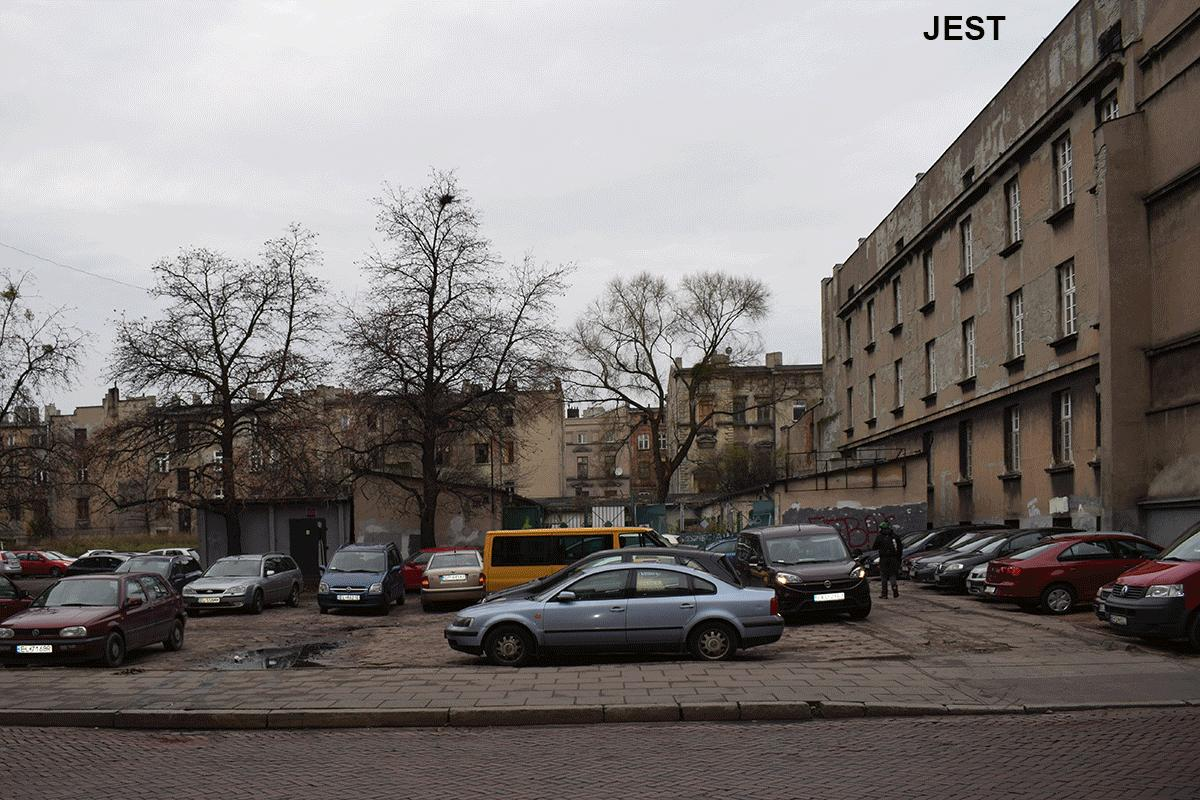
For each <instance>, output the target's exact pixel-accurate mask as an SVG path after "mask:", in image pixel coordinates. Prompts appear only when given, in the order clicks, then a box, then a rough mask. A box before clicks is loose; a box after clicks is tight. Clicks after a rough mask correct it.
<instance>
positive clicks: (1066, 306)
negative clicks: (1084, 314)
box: [1058, 261, 1079, 336]
mask: <svg viewBox="0 0 1200 800" xmlns="http://www.w3.org/2000/svg"><path fill="white" fill-rule="evenodd" d="M1078 313H1079V309H1078V307H1077V305H1076V298H1075V262H1074V261H1068V262H1067V263H1065V264H1060V265H1059V267H1058V321H1059V328H1058V333H1059V335H1060V336H1070V335H1072V334H1074V333H1077V332H1078V328H1077V326H1078V322H1079V320H1078Z"/></svg>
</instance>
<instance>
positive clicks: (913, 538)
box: [900, 531, 929, 547]
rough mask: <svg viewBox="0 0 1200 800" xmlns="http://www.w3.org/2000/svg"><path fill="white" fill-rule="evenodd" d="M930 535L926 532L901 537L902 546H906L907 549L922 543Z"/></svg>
mask: <svg viewBox="0 0 1200 800" xmlns="http://www.w3.org/2000/svg"><path fill="white" fill-rule="evenodd" d="M928 535H929V533H928V532H926V531H918V532H916V533H910V534H907V535H905V536H903V537H901V539H900V544H902V545H904V546H905V547H908V546H909V545H913V544H916V543H917V542H919V541H921V540H922V539H924V538H925V537H926V536H928Z"/></svg>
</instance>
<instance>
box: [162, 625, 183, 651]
mask: <svg viewBox="0 0 1200 800" xmlns="http://www.w3.org/2000/svg"><path fill="white" fill-rule="evenodd" d="M182 648H183V622H182V620H178V619H177V620H175V624H174V625H172V626H171V635H170V636H168V637H167V638H166V639H163V649H164V650H167V651H169V652H172V653H174V652H175V651H176V650H180V649H182Z"/></svg>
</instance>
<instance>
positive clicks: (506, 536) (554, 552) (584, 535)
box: [483, 528, 667, 592]
mask: <svg viewBox="0 0 1200 800" xmlns="http://www.w3.org/2000/svg"><path fill="white" fill-rule="evenodd" d="M666 546H667V543H666V542H665V541H663V539H662V537H661V536H659V535H658V534H657V533H655V532H654V531H653V530H652V529H650V528H534V529H527V530H511V531H488V532H487V534H486V535H485V536H484V539H483V571H484V572H485V573H486V574H487V581H488V582H487V590H488V591H489V592H498V591H501V590H502V589H507V588H509V587H510V586H518V585H520V584H522V583H528V582H529V581H531V580H534V579H535V578H542V577H545V576H546V575H550V574H551V573H554V572H558V571H559V570H560V569H562V568H563V567H565V566H567V565H569V564H574V563H575V562H576V561H578V560H579V559H581V558H583V557H584V556H587V555H591V554H592V553H596V552H599V551H601V550H613V549H616V548H621V547H666Z"/></svg>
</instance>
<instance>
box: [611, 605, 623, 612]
mask: <svg viewBox="0 0 1200 800" xmlns="http://www.w3.org/2000/svg"><path fill="white" fill-rule="evenodd" d="M608 610H609V611H613V612H617V611H624V610H625V606H612V607H611V608H609V609H608Z"/></svg>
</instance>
